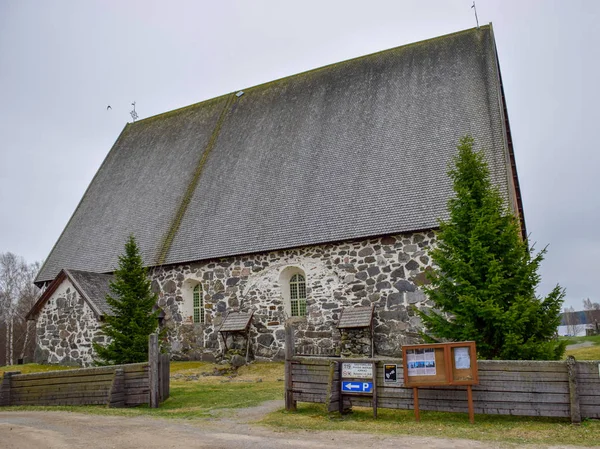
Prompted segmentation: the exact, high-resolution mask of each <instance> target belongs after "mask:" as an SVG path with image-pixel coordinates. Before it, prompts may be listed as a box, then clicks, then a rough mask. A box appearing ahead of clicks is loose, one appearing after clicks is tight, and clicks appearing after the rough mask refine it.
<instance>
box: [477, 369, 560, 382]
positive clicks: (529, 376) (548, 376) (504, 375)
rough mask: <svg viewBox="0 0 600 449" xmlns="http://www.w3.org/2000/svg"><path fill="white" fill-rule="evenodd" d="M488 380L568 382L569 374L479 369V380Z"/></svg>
mask: <svg viewBox="0 0 600 449" xmlns="http://www.w3.org/2000/svg"><path fill="white" fill-rule="evenodd" d="M487 381H505V382H546V381H551V382H568V381H569V374H568V373H567V372H566V371H565V372H563V373H556V372H541V373H536V372H534V371H525V372H519V371H515V372H510V371H479V382H481V383H484V382H487Z"/></svg>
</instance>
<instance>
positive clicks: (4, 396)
mask: <svg viewBox="0 0 600 449" xmlns="http://www.w3.org/2000/svg"><path fill="white" fill-rule="evenodd" d="M16 374H21V371H10V372H7V373H4V377H3V378H2V383H1V384H0V407H2V406H5V405H10V384H11V379H10V378H11V377H12V376H14V375H16Z"/></svg>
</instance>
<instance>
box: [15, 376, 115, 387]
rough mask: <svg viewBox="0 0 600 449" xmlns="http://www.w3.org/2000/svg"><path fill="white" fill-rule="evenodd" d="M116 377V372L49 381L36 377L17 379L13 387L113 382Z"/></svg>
mask: <svg viewBox="0 0 600 449" xmlns="http://www.w3.org/2000/svg"><path fill="white" fill-rule="evenodd" d="M113 377H114V373H109V374H101V375H96V376H78V377H59V378H56V377H55V378H52V379H48V380H47V381H45V380H43V379H35V380H21V379H19V380H15V381H13V382H11V389H12V388H17V389H18V388H29V387H37V386H46V385H79V384H83V385H85V384H89V383H96V382H109V383H110V382H112V379H113Z"/></svg>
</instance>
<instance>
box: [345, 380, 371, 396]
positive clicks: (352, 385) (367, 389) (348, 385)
mask: <svg viewBox="0 0 600 449" xmlns="http://www.w3.org/2000/svg"><path fill="white" fill-rule="evenodd" d="M342 391H343V392H344V393H371V392H372V391H373V382H342Z"/></svg>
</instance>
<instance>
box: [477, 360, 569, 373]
mask: <svg viewBox="0 0 600 449" xmlns="http://www.w3.org/2000/svg"><path fill="white" fill-rule="evenodd" d="M477 365H478V369H479V372H480V373H481V372H484V371H509V372H527V371H534V372H557V373H563V372H566V370H567V365H566V363H565V362H554V361H547V362H546V361H530V360H510V361H506V360H479V361H477Z"/></svg>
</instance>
